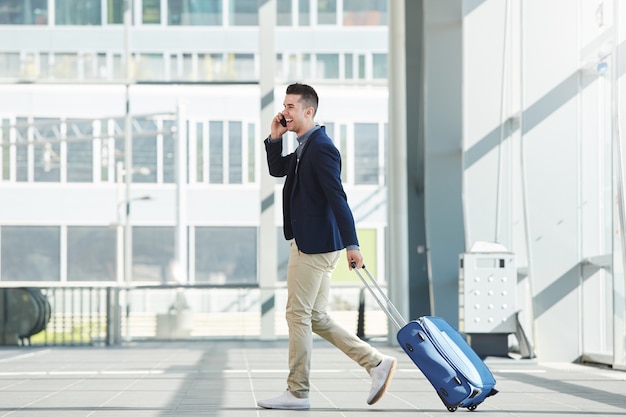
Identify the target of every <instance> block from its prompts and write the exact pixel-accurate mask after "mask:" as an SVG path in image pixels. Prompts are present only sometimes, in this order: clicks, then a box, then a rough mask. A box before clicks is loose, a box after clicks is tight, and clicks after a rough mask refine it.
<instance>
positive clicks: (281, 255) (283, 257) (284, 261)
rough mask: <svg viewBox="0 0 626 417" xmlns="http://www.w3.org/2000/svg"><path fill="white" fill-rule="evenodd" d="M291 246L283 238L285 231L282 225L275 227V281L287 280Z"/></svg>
mask: <svg viewBox="0 0 626 417" xmlns="http://www.w3.org/2000/svg"><path fill="white" fill-rule="evenodd" d="M290 250H291V246H290V243H289V241H288V240H286V239H285V233H284V231H283V228H282V227H277V228H276V263H277V268H276V269H277V271H276V281H279V282H281V281H282V282H286V281H287V265H288V264H289V252H290Z"/></svg>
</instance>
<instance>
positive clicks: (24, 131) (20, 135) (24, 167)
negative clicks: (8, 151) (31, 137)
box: [15, 117, 28, 182]
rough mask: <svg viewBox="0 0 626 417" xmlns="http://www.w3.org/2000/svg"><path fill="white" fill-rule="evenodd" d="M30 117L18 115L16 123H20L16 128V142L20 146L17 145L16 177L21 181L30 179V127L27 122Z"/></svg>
mask: <svg viewBox="0 0 626 417" xmlns="http://www.w3.org/2000/svg"><path fill="white" fill-rule="evenodd" d="M27 123H28V119H27V118H25V117H18V118H17V119H16V120H15V124H16V125H18V126H17V127H16V128H15V136H16V140H15V141H16V142H17V144H18V146H16V147H15V179H16V180H17V181H20V182H24V181H28V147H27V146H26V144H27V143H28V127H27V126H26V124H27Z"/></svg>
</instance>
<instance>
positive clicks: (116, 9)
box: [107, 0, 147, 24]
mask: <svg viewBox="0 0 626 417" xmlns="http://www.w3.org/2000/svg"><path fill="white" fill-rule="evenodd" d="M146 1H147V0H143V2H144V3H145V2H146ZM124 2H125V0H107V23H109V24H121V23H124Z"/></svg>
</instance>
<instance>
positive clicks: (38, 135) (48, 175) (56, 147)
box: [33, 118, 61, 182]
mask: <svg viewBox="0 0 626 417" xmlns="http://www.w3.org/2000/svg"><path fill="white" fill-rule="evenodd" d="M34 123H35V128H34V129H33V141H34V142H35V143H38V146H35V147H34V154H35V166H34V172H35V181H41V182H59V181H61V144H60V143H59V142H58V140H59V139H60V138H61V132H60V124H61V122H60V120H59V119H47V118H37V119H34Z"/></svg>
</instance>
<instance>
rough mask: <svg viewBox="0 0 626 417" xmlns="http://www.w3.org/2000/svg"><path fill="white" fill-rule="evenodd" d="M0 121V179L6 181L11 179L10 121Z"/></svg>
mask: <svg viewBox="0 0 626 417" xmlns="http://www.w3.org/2000/svg"><path fill="white" fill-rule="evenodd" d="M0 121H2V130H0V135H2V141H1V142H2V149H1V150H0V151H1V152H2V179H3V180H8V179H10V178H11V148H10V147H9V146H8V145H9V143H11V136H10V132H11V129H10V128H9V126H10V124H11V121H10V120H9V119H1V120H0Z"/></svg>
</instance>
